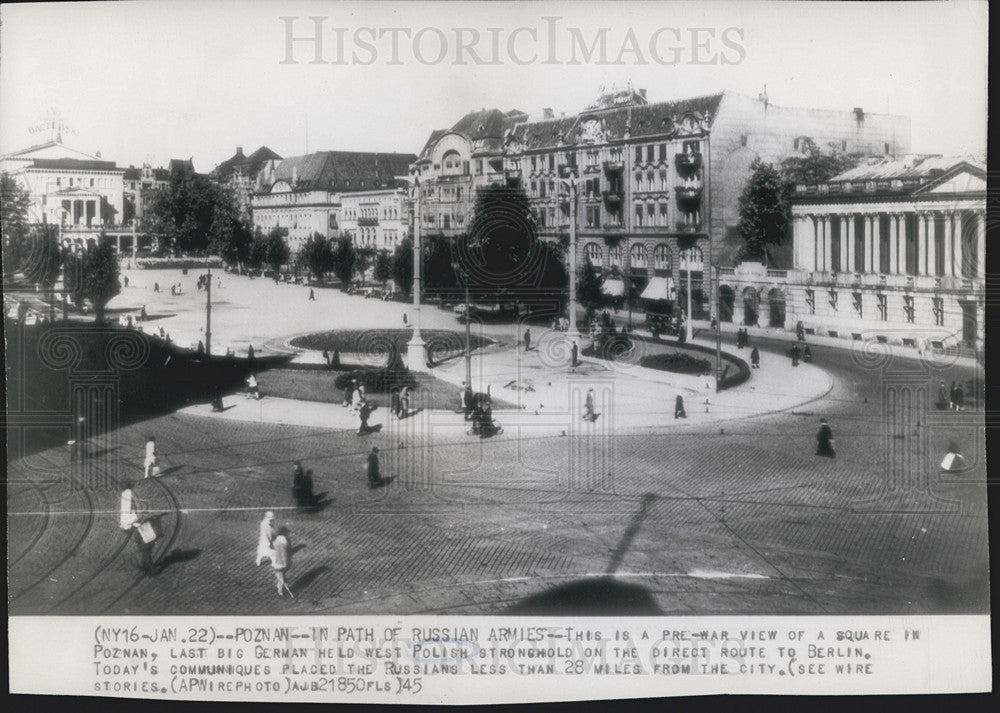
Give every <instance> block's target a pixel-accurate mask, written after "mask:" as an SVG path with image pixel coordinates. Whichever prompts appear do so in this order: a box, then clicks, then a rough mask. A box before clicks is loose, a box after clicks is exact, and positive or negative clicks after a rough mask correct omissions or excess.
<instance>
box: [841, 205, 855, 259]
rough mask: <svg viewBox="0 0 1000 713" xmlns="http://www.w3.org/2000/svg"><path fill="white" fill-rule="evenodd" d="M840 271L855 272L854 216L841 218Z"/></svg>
mask: <svg viewBox="0 0 1000 713" xmlns="http://www.w3.org/2000/svg"><path fill="white" fill-rule="evenodd" d="M840 225H841V228H842V230H841V231H840V271H841V272H854V259H853V258H854V220H853V216H850V215H842V216H840Z"/></svg>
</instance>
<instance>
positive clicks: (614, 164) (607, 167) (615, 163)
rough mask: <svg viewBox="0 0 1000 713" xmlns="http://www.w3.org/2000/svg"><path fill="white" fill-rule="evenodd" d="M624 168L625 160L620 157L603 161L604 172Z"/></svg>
mask: <svg viewBox="0 0 1000 713" xmlns="http://www.w3.org/2000/svg"><path fill="white" fill-rule="evenodd" d="M624 170H625V162H624V161H623V160H622V159H620V158H615V159H612V160H610V161H605V162H604V172H605V173H621V172H622V171H624Z"/></svg>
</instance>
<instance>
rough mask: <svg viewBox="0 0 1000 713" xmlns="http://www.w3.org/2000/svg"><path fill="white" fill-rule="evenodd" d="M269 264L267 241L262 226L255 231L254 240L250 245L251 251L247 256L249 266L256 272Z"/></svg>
mask: <svg viewBox="0 0 1000 713" xmlns="http://www.w3.org/2000/svg"><path fill="white" fill-rule="evenodd" d="M266 263H267V240H266V239H265V237H264V233H263V231H262V230H261V229H260V226H259V225H258V226H256V227H255V228H254V231H253V240H252V241H251V243H250V251H249V253H248V254H247V265H249V266H250V267H251V268H252V269H254V270H259V269H260V268H262V267H263V266H264V265H265V264H266Z"/></svg>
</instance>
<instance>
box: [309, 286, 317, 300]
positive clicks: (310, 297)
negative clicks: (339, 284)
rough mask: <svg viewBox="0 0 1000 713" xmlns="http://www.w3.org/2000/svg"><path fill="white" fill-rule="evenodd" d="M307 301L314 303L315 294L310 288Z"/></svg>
mask: <svg viewBox="0 0 1000 713" xmlns="http://www.w3.org/2000/svg"><path fill="white" fill-rule="evenodd" d="M309 301H310V302H315V301H316V293H315V292H314V291H313V288H311V287H310V288H309Z"/></svg>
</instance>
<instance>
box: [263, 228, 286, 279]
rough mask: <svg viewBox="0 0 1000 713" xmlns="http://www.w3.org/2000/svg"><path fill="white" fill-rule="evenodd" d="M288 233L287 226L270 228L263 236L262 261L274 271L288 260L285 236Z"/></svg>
mask: <svg viewBox="0 0 1000 713" xmlns="http://www.w3.org/2000/svg"><path fill="white" fill-rule="evenodd" d="M286 235H288V229H287V228H271V230H270V231H268V233H267V237H265V238H264V262H265V263H267V265H268V267H270V268H271V269H272V270H273V271H274V272H278V270H280V269H281V266H282V265H284V264H285V263H287V262H288V257H289V250H288V243H286V242H285V236H286Z"/></svg>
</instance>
